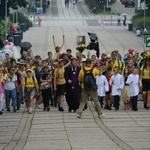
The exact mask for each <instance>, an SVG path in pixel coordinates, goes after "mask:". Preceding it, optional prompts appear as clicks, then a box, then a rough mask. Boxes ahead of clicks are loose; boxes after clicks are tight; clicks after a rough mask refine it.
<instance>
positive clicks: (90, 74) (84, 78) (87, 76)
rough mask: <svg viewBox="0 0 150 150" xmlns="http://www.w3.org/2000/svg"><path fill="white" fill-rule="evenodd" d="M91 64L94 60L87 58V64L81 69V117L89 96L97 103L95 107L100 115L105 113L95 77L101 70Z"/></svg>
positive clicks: (79, 112) (79, 110)
mask: <svg viewBox="0 0 150 150" xmlns="http://www.w3.org/2000/svg"><path fill="white" fill-rule="evenodd" d="M91 65H92V60H91V59H89V58H87V59H86V66H85V67H84V68H82V69H81V70H80V72H79V76H78V80H79V81H80V82H81V88H82V93H81V101H80V106H79V109H78V111H77V117H78V118H81V116H82V112H83V109H84V106H85V104H86V103H87V101H88V99H89V96H90V98H91V99H92V100H93V102H94V103H95V108H96V110H97V112H98V116H99V117H103V116H104V115H105V114H104V113H103V112H102V109H101V105H100V102H99V100H98V93H97V85H96V79H95V76H96V75H98V74H99V71H98V70H97V69H95V68H92V67H91ZM89 81H92V82H89Z"/></svg>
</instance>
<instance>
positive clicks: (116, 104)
mask: <svg viewBox="0 0 150 150" xmlns="http://www.w3.org/2000/svg"><path fill="white" fill-rule="evenodd" d="M113 97H114V107H115V109H116V110H119V105H120V96H119V95H114V96H113Z"/></svg>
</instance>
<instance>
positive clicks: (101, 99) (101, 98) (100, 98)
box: [98, 96, 104, 107]
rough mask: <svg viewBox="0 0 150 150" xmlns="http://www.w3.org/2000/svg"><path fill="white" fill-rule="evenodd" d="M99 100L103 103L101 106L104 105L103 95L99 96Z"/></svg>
mask: <svg viewBox="0 0 150 150" xmlns="http://www.w3.org/2000/svg"><path fill="white" fill-rule="evenodd" d="M98 100H99V102H100V104H101V107H103V105H104V97H103V96H102V97H100V96H98Z"/></svg>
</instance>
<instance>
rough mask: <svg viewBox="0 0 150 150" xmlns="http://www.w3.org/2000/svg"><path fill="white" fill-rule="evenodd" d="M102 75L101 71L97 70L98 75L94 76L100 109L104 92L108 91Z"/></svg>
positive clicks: (106, 82)
mask: <svg viewBox="0 0 150 150" xmlns="http://www.w3.org/2000/svg"><path fill="white" fill-rule="evenodd" d="M102 73H103V69H102V68H99V74H98V75H97V76H96V84H97V86H98V89H97V92H98V98H99V101H100V104H101V107H102V108H103V105H104V99H105V96H106V92H108V91H109V85H108V81H107V79H106V77H105V76H104V75H102Z"/></svg>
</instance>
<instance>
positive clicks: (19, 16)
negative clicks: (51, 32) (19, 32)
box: [10, 12, 32, 29]
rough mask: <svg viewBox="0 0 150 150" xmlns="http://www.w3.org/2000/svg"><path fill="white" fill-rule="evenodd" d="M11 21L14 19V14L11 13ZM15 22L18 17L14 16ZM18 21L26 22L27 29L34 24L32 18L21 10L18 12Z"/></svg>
mask: <svg viewBox="0 0 150 150" xmlns="http://www.w3.org/2000/svg"><path fill="white" fill-rule="evenodd" d="M10 21H13V15H10ZM14 22H15V23H16V17H15V18H14ZM18 23H26V28H27V29H29V28H30V27H31V26H32V23H31V22H30V20H29V19H28V18H27V17H26V16H24V15H23V14H22V13H20V12H18Z"/></svg>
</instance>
